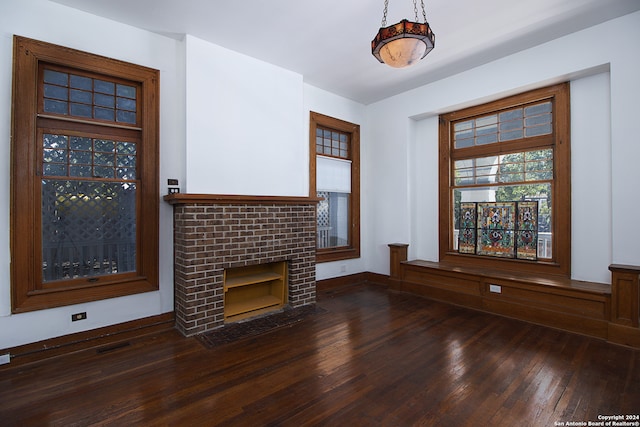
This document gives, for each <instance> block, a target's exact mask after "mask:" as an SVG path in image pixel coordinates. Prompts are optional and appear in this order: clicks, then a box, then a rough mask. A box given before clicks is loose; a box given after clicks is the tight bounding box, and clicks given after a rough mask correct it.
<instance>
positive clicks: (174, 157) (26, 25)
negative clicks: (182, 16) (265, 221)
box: [0, 0, 184, 349]
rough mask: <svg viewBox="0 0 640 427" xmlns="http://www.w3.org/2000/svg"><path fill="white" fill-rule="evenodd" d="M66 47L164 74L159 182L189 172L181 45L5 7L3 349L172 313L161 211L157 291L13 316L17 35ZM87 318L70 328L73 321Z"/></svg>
mask: <svg viewBox="0 0 640 427" xmlns="http://www.w3.org/2000/svg"><path fill="white" fill-rule="evenodd" d="M14 34H16V35H21V36H25V37H30V38H34V39H38V40H43V41H46V42H49V43H54V44H59V45H63V46H68V47H71V48H75V49H80V50H83V51H87V52H91V53H95V54H99V55H104V56H108V57H112V58H116V59H120V60H124V61H128V62H132V63H136V64H140V65H144V66H147V67H152V68H155V69H158V70H160V91H161V93H162V96H161V97H160V99H161V105H160V114H161V117H160V135H161V142H160V159H161V161H160V180H161V184H162V186H161V192H162V194H164V193H165V192H166V185H165V184H166V182H167V181H166V180H167V178H181V177H183V176H184V175H183V170H184V154H183V153H184V113H183V111H184V109H183V106H184V86H183V85H182V83H181V74H183V72H182V71H181V69H183V68H184V60H183V56H184V53H183V52H182V43H181V42H180V41H176V40H173V39H170V38H166V37H162V36H159V35H156V34H153V33H150V32H146V31H142V30H139V29H135V28H132V27H129V26H126V25H122V24H118V23H116V22H113V21H109V20H106V19H102V18H98V17H95V16H92V15H89V14H86V13H83V12H80V11H77V10H75V9H71V8H67V7H64V6H61V5H59V4H56V3H52V2H49V1H46V0H2V1H1V2H0V175H1V176H2V178H1V179H0V206H2V208H0V349H1V348H6V347H12V346H16V345H21V344H25V343H30V342H35V341H40V340H43V339H47V338H51V337H55V336H60V335H66V334H70V333H74V332H79V331H84V330H88V329H94V328H99V327H103V326H107V325H112V324H116V323H122V322H126V321H130V320H134V319H139V318H144V317H148V316H153V315H157V314H161V313H166V312H170V311H172V310H173V270H172V268H173V267H172V265H173V249H172V243H173V240H172V234H173V231H172V208H171V206H169V205H167V204H165V203H162V204H161V206H160V260H161V263H160V290H159V291H157V292H148V293H144V294H138V295H134V296H128V297H122V298H114V299H109V300H103V301H96V302H92V303H87V304H79V305H74V306H68V307H59V308H54V309H49V310H40V311H35V312H29V313H22V314H17V315H11V289H10V276H9V258H10V256H9V255H10V254H9V203H10V200H9V183H10V166H9V165H10V158H11V156H10V134H11V84H12V83H11V75H12V57H13V35H14ZM80 311H86V312H87V315H88V318H87V320H84V321H79V322H73V323H71V314H72V313H77V312H80Z"/></svg>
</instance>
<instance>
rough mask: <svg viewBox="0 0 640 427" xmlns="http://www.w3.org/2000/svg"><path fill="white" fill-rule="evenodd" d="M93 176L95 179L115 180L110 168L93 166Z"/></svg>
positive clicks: (113, 172)
mask: <svg viewBox="0 0 640 427" xmlns="http://www.w3.org/2000/svg"><path fill="white" fill-rule="evenodd" d="M93 176H94V177H95V178H115V170H114V169H113V168H112V167H105V166H95V167H94V168H93Z"/></svg>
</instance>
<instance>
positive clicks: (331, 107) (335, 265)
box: [303, 84, 375, 280]
mask: <svg viewBox="0 0 640 427" xmlns="http://www.w3.org/2000/svg"><path fill="white" fill-rule="evenodd" d="M311 111H313V112H316V113H320V114H324V115H325V116H330V117H335V118H338V119H340V120H345V121H347V122H351V123H355V124H359V125H360V165H361V167H360V216H361V217H360V227H361V228H360V258H358V259H351V260H342V261H335V262H324V263H321V264H317V266H316V279H317V280H322V279H327V278H330V277H338V276H345V275H348V274H353V273H360V272H363V271H366V268H365V260H366V259H367V258H368V257H369V252H370V251H369V248H370V246H371V235H372V234H373V230H371V229H370V228H368V226H367V225H368V224H369V225H370V224H372V223H373V222H372V221H371V219H370V218H371V216H372V215H373V212H372V211H371V210H369V209H365V208H364V206H366V205H367V204H369V200H370V199H371V198H374V197H375V195H374V191H373V189H372V188H371V186H370V185H369V179H370V175H369V174H370V171H369V170H368V169H367V168H366V167H365V165H366V164H367V163H368V162H369V158H370V156H371V150H370V148H369V143H368V137H367V132H366V130H367V124H366V122H365V106H364V105H362V104H359V103H357V102H354V101H350V100H348V99H345V98H342V97H340V96H337V95H334V94H332V93H330V92H327V91H324V90H321V89H318V88H316V87H314V86H310V85H308V84H305V85H304V108H303V115H304V129H305V139H304V143H306V144H307V147H308V146H309V131H308V129H309V113H310V112H311ZM306 153H307V156H308V155H309V154H308V153H309V150H308V149H307V150H306ZM306 167H307V172H306V173H307V176H308V175H309V162H308V157H307V162H306ZM307 193H308V181H307Z"/></svg>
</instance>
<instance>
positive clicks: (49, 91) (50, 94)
mask: <svg viewBox="0 0 640 427" xmlns="http://www.w3.org/2000/svg"><path fill="white" fill-rule="evenodd" d="M44 96H45V97H47V98H54V99H60V100H62V101H66V100H67V97H68V96H69V93H68V91H67V88H66V87H60V86H53V85H44Z"/></svg>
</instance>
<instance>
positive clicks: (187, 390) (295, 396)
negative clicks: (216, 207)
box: [0, 284, 640, 426]
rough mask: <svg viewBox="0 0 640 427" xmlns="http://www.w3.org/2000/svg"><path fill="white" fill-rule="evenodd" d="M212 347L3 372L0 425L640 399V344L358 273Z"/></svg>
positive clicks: (548, 409) (484, 415)
mask: <svg viewBox="0 0 640 427" xmlns="http://www.w3.org/2000/svg"><path fill="white" fill-rule="evenodd" d="M318 305H319V306H320V307H321V308H322V309H323V310H324V311H321V312H320V313H316V314H314V315H311V316H308V317H306V318H305V320H303V321H301V322H298V323H296V324H294V325H292V326H287V327H283V328H280V329H277V330H275V331H272V332H269V333H267V334H264V335H262V336H259V337H251V338H247V339H243V340H239V341H236V342H233V343H229V344H224V345H221V346H218V347H214V348H212V349H207V348H205V347H204V346H203V345H202V344H201V343H200V342H199V341H198V340H197V339H195V338H184V337H182V336H180V335H179V334H178V333H177V332H176V331H169V332H163V333H159V334H156V335H153V336H145V337H141V338H138V339H132V340H130V341H129V342H128V345H125V346H122V347H115V348H113V349H109V348H106V349H105V350H106V351H103V352H98V351H95V350H91V351H83V352H79V353H75V354H70V355H68V356H62V357H58V358H56V359H52V360H49V361H44V362H39V363H34V364H30V365H25V366H20V367H17V368H12V369H8V370H4V371H2V372H0V420H1V421H0V424H2V425H3V426H41V425H93V424H99V425H118V426H120V425H230V426H235V425H238V426H260V425H273V426H275V425H278V426H304V425H330V426H333V425H354V426H378V425H380V426H411V425H434V426H435V425H438V426H440V425H448V426H477V425H491V426H502V425H505V426H506V425H532V426H550V425H554V423H555V422H567V421H597V420H598V419H597V417H598V415H614V414H637V413H638V412H639V411H640V409H639V408H640V405H639V403H640V351H638V350H633V349H629V348H626V347H621V346H615V345H612V344H609V343H606V342H604V341H601V340H597V339H594V338H589V337H584V336H580V335H574V334H571V333H568V332H563V331H559V330H555V329H549V328H545V327H542V326H537V325H533V324H528V323H525V322H520V321H517V320H512V319H507V318H502V317H498V316H494V315H490V314H486V313H482V312H478V311H473V310H468V309H464V308H460V307H455V306H452V305H448V304H443V303H440V302H435V301H430V300H427V299H422V298H419V297H416V296H413V295H409V294H404V293H396V292H390V291H388V290H387V289H386V288H385V287H381V286H376V285H371V284H359V285H354V286H347V287H341V288H331V289H328V290H325V291H321V292H319V294H318Z"/></svg>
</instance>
